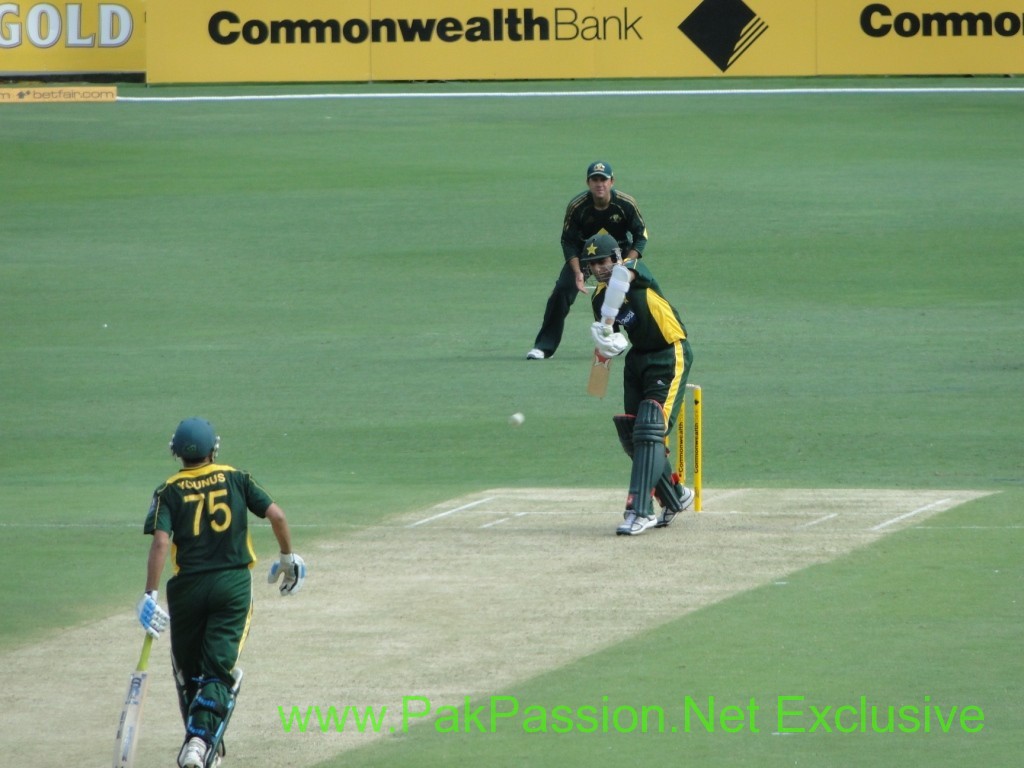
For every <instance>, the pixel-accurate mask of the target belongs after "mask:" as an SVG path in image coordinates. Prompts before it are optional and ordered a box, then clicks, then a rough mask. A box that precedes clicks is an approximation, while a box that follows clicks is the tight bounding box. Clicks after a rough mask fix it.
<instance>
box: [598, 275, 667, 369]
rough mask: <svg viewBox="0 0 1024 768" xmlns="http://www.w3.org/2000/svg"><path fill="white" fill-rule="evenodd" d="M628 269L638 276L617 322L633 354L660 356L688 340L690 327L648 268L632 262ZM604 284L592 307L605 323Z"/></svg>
mask: <svg viewBox="0 0 1024 768" xmlns="http://www.w3.org/2000/svg"><path fill="white" fill-rule="evenodd" d="M624 266H625V267H626V268H627V269H629V270H630V271H632V272H633V273H634V274H635V277H634V278H633V280H632V281H631V282H630V284H629V291H628V292H627V293H626V299H625V301H623V302H622V307H621V308H620V309H619V315H618V317H616V318H615V322H616V323H617V324H618V325H620V326H622V328H623V329H624V330H625V332H626V335H627V336H629V343H630V345H631V346H632V348H633V350H635V351H636V352H638V353H641V354H642V353H647V352H658V351H660V350H663V349H665V348H666V347H670V346H672V345H673V344H674V343H675V342H677V341H682V340H684V339H685V338H686V327H685V326H684V325H683V321H682V320H681V319H680V318H679V312H677V311H676V308H675V307H673V306H672V305H671V304H669V303H668V300H667V299H666V298H665V297H664V296H662V294H661V289H660V288H659V287H658V282H657V280H655V279H654V276H653V275H652V274H651V272H650V270H648V269H647V267H646V266H645V265H644V264H642V263H640V262H639V261H637V260H636V259H630V260H629V261H627V262H625V264H624ZM606 287H607V286H606V285H605V284H604V283H601V284H600V285H598V287H597V290H596V291H594V295H593V299H592V303H593V307H594V319H595V320H600V319H601V306H602V305H603V304H604V291H605V288H606Z"/></svg>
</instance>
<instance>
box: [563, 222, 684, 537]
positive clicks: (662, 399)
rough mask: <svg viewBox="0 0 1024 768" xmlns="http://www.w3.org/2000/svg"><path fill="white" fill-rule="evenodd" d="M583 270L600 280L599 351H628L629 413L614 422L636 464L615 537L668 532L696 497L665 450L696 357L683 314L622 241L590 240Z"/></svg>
mask: <svg viewBox="0 0 1024 768" xmlns="http://www.w3.org/2000/svg"><path fill="white" fill-rule="evenodd" d="M580 266H581V267H583V268H585V269H586V270H587V271H588V272H589V274H590V275H592V276H593V277H594V279H595V280H596V281H597V289H596V290H595V291H594V295H593V298H592V303H593V308H594V318H595V321H596V322H594V324H593V325H592V326H591V335H592V336H593V338H594V345H595V348H596V349H597V351H598V352H599V353H600V354H601V355H602V356H603V357H608V358H610V357H615V356H617V355H620V354H622V353H623V352H625V350H626V348H627V347H629V352H627V353H626V358H625V361H624V364H623V374H622V379H623V381H622V386H623V405H624V408H625V413H623V414H621V415H618V416H615V417H614V422H615V428H616V431H617V432H618V435H619V441H620V442H621V443H622V447H623V449H624V450H625V451H626V454H627V455H628V456H629V458H630V459H631V460H632V462H633V466H632V470H631V474H630V480H629V493H628V494H627V496H626V509H625V512H624V513H623V523H622V524H621V525H620V526H619V527H618V528H617V529H616V533H617V534H619V535H625V536H635V535H637V534H640V533H643V532H644V531H646V530H647V529H648V528H653V527H657V528H664V527H667V526H668V525H669V524H670V523H671V522H672V520H673V518H675V516H676V515H677V514H678V513H679V512H681V511H683V510H684V509H686V508H687V507H688V506H689V505H690V504H691V503H692V502H693V498H694V493H693V491H692V490H691V489H689V488H687V487H686V486H684V485H682V484H680V482H679V478H678V476H677V475H675V474H673V472H672V466H671V464H670V463H669V461H668V454H669V451H668V448H667V445H666V440H667V437H668V435H669V434H671V432H672V430H673V428H674V427H675V423H676V419H677V418H678V417H679V409H680V407H682V405H683V398H684V396H685V394H686V379H687V377H688V376H689V374H690V366H691V364H692V362H693V353H692V351H691V350H690V342H689V340H688V339H687V337H686V327H685V326H684V325H683V321H682V320H681V319H680V317H679V312H678V311H677V310H676V308H675V307H673V306H672V305H671V304H670V303H669V302H668V300H667V299H666V298H665V297H664V295H663V294H662V292H661V288H660V287H659V286H658V283H657V281H656V280H655V279H654V277H653V276H652V275H651V273H650V271H649V270H648V269H647V267H646V266H644V265H643V264H642V263H641V262H639V261H637V260H634V259H629V260H623V258H622V251H621V248H620V246H619V244H618V243H617V242H616V240H615V238H613V237H611V236H609V235H594V236H593V237H591V238H589V239H588V240H587V242H586V243H585V244H584V246H583V253H582V255H581V256H580ZM619 329H622V330H623V331H625V334H626V335H623V333H622V332H621V331H620V330H619ZM627 335H628V337H629V338H628V340H627V338H626V336H627ZM652 499H657V500H658V502H659V503H660V504H661V506H662V514H661V516H660V517H656V516H655V514H654V510H653V503H652Z"/></svg>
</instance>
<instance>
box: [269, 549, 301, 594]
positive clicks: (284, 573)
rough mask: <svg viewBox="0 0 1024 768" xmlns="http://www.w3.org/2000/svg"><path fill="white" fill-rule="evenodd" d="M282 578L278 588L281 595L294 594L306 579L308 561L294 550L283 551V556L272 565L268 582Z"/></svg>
mask: <svg viewBox="0 0 1024 768" xmlns="http://www.w3.org/2000/svg"><path fill="white" fill-rule="evenodd" d="M278 579H280V580H281V585H280V586H279V587H278V589H279V590H280V592H281V597H287V596H288V595H294V594H295V593H296V592H298V591H299V590H300V589H302V584H303V582H304V581H305V580H306V562H305V561H304V560H303V559H302V558H301V557H299V556H298V555H296V554H295V553H294V552H291V553H289V554H287V555H286V554H284V553H282V554H281V556H280V557H279V558H278V559H277V560H275V561H274V562H273V563H271V565H270V573H268V574H267V583H268V584H274V583H275V582H277V580H278Z"/></svg>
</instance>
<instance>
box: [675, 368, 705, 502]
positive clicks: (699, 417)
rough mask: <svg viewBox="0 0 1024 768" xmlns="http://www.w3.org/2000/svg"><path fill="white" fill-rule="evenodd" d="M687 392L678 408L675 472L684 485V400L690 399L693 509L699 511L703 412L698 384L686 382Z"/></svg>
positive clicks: (685, 423) (685, 443) (685, 424)
mask: <svg viewBox="0 0 1024 768" xmlns="http://www.w3.org/2000/svg"><path fill="white" fill-rule="evenodd" d="M686 390H687V394H689V395H690V396H689V397H684V398H683V405H682V407H681V408H680V409H679V419H678V420H677V423H676V472H677V473H678V475H679V482H680V483H682V484H683V485H686V454H687V451H688V447H687V442H688V440H687V431H688V430H687V421H688V420H687V418H686V408H687V403H686V401H687V400H689V401H690V405H691V407H692V408H693V429H692V431H693V448H692V456H693V485H692V488H693V494H694V498H693V511H694V512H700V511H701V485H702V482H703V477H702V472H703V464H704V461H703V458H704V457H703V447H702V445H701V437H702V434H701V433H702V431H703V428H704V424H703V414H702V407H701V395H702V394H703V393H702V392H701V388H700V384H687V385H686Z"/></svg>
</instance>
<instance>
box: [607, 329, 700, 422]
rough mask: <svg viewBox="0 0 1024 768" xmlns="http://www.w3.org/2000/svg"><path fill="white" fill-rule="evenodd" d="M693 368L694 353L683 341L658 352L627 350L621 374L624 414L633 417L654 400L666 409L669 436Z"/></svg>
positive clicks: (687, 343)
mask: <svg viewBox="0 0 1024 768" xmlns="http://www.w3.org/2000/svg"><path fill="white" fill-rule="evenodd" d="M692 364H693V352H692V351H691V349H690V342H689V341H687V340H685V339H684V340H683V341H679V342H676V343H675V344H673V345H672V346H670V347H666V348H665V349H662V350H659V351H657V352H637V351H636V350H635V349H630V350H629V351H628V352H627V353H626V360H625V364H624V365H625V370H624V371H623V374H622V396H623V407H624V409H625V410H624V411H623V413H631V414H634V415H635V414H636V412H637V408H639V407H640V402H641V401H642V400H657V401H658V402H659V403H661V405H662V407H664V409H665V421H666V422H667V423H666V425H665V434H666V435H669V434H671V433H672V429H673V428H674V427H675V423H676V420H677V419H678V418H679V409H680V407H681V406H682V404H683V398H684V397H685V396H686V379H687V378H688V377H689V375H690V366H691V365H692Z"/></svg>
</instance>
